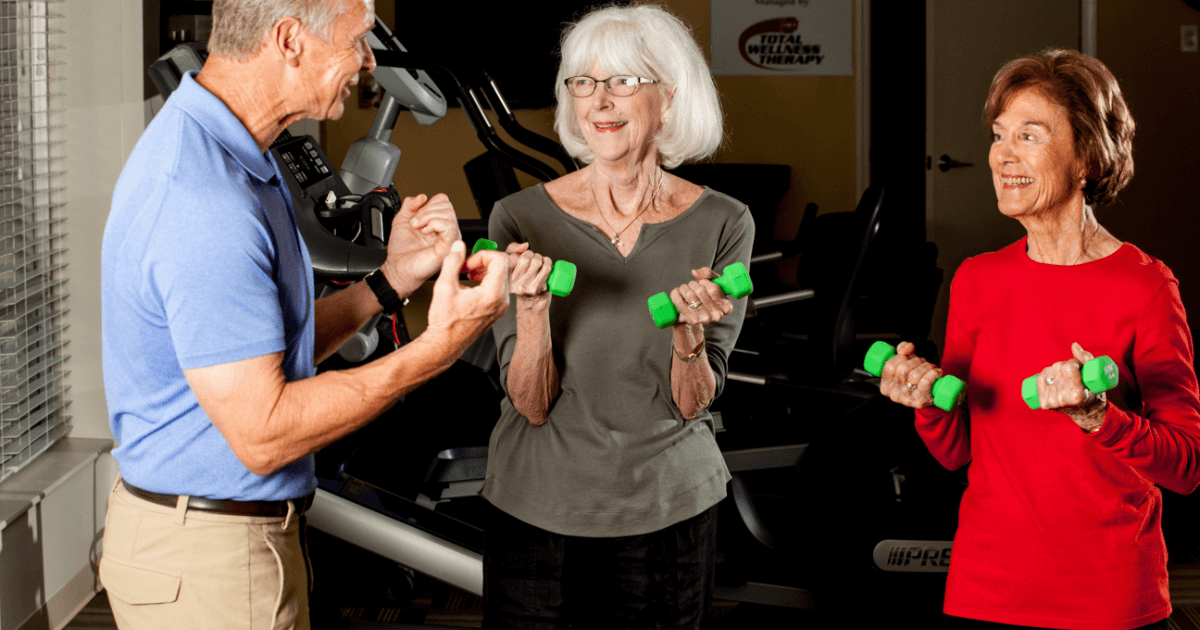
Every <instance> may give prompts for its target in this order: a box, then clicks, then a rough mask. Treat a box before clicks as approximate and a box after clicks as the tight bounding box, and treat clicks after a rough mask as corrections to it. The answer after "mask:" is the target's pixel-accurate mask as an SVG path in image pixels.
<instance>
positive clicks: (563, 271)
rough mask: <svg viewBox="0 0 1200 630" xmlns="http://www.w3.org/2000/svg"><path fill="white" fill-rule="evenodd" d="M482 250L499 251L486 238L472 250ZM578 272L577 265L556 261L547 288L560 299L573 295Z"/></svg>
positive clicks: (496, 246) (477, 242) (547, 281)
mask: <svg viewBox="0 0 1200 630" xmlns="http://www.w3.org/2000/svg"><path fill="white" fill-rule="evenodd" d="M481 249H499V246H498V245H496V242H495V241H489V240H488V239H486V238H481V239H479V240H478V241H475V247H473V248H471V253H472V254H474V253H475V252H477V251H479V250H481ZM577 271H578V270H577V269H576V268H575V263H572V262H567V261H565V260H556V261H554V266H553V267H551V268H550V277H549V278H546V286H548V287H549V288H550V293H551V294H553V295H557V296H558V297H565V296H568V295H570V294H571V289H574V288H575V274H576V272H577Z"/></svg>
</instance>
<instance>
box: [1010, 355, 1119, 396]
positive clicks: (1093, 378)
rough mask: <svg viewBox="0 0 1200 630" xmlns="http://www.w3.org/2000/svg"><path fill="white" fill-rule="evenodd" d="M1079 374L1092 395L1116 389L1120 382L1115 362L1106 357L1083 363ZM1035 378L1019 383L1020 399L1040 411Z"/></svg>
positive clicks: (1034, 376)
mask: <svg viewBox="0 0 1200 630" xmlns="http://www.w3.org/2000/svg"><path fill="white" fill-rule="evenodd" d="M1079 372H1080V376H1081V377H1082V380H1083V386H1084V387H1086V388H1088V390H1089V391H1091V392H1092V393H1093V394H1099V393H1100V392H1106V391H1108V390H1110V389H1112V388H1114V387H1116V386H1117V382H1118V381H1119V380H1121V371H1120V370H1119V369H1118V368H1117V362H1116V361H1113V360H1112V357H1108V356H1103V357H1096V358H1095V359H1092V360H1091V361H1088V362H1087V363H1084V364H1083V367H1082V368H1081V369H1080V371H1079ZM1037 377H1038V375H1037V374H1034V375H1033V376H1030V377H1029V378H1027V379H1025V380H1024V381H1021V398H1024V399H1025V404H1026V405H1029V408H1030V409H1040V408H1041V406H1042V404H1041V402H1040V401H1038V386H1037Z"/></svg>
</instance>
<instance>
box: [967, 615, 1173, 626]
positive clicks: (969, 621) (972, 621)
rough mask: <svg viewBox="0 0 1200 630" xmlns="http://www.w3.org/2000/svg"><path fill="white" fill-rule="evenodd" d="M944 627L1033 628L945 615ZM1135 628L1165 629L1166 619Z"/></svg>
mask: <svg viewBox="0 0 1200 630" xmlns="http://www.w3.org/2000/svg"><path fill="white" fill-rule="evenodd" d="M946 628H949V629H950V630H1008V629H1009V628H1033V626H1010V625H1008V624H1004V623H993V622H991V621H978V620H976V619H964V618H962V617H954V616H952V615H946ZM1137 630H1167V620H1166V619H1163V620H1162V621H1158V622H1155V623H1152V624H1147V625H1145V626H1142V627H1141V628H1138V629H1137Z"/></svg>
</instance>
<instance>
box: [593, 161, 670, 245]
mask: <svg viewBox="0 0 1200 630" xmlns="http://www.w3.org/2000/svg"><path fill="white" fill-rule="evenodd" d="M657 170H658V177H657V178H656V179H655V180H654V189H653V190H652V191H651V193H650V201H648V202H646V205H645V206H643V207H642V209H641V210H638V213H637V214H635V215H633V218H632V219H630V220H629V223H626V224H625V227H623V228H621V229H620V230H613V226H612V224H611V223H609V222H608V219H607V218H606V217H605V216H604V211H602V210H601V209H600V199H599V198H597V197H596V189H595V188H592V201H593V202H594V203H595V204H596V212H599V213H600V220H601V221H604V225H605V226H607V227H608V231H610V232H613V235H612V238H610V239H608V242H609V243H612V244H613V247H617V248H620V247H621V235H622V234H624V233H625V230H628V229H629V227H630V226H631V225H633V224H634V222H635V221H637V220H638V217H640V216H642V214H644V213H645V212H646V211H647V210H649V209H650V207H651V206H653V205H654V201H655V199H657V198H658V188H659V184H661V183H662V169H661V168H660V169H657Z"/></svg>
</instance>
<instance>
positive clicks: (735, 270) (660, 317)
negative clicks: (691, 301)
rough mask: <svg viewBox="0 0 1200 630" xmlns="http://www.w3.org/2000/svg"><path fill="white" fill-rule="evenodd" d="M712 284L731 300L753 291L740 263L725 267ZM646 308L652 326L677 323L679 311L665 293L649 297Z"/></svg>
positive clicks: (667, 325) (661, 326) (663, 326)
mask: <svg viewBox="0 0 1200 630" xmlns="http://www.w3.org/2000/svg"><path fill="white" fill-rule="evenodd" d="M713 284H715V285H717V286H718V287H721V290H722V291H724V292H725V295H728V296H730V297H732V298H743V297H746V296H747V295H750V294H751V293H752V292H753V291H754V284H753V283H752V282H751V281H750V272H748V271H746V265H743V264H742V263H740V262H735V263H730V264H728V265H725V268H724V269H722V270H721V276H720V277H718V278H714V279H713ZM646 306H647V307H649V308H650V317H651V318H652V319H654V325H655V326H658V327H659V328H660V329H661V328H668V327H670V326H674V325H675V322H677V321H679V309H677V308H675V303H674V302H672V301H671V296H670V295H667V293H666V292H663V293H655V294H654V295H652V296H650V299H648V300H646Z"/></svg>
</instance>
